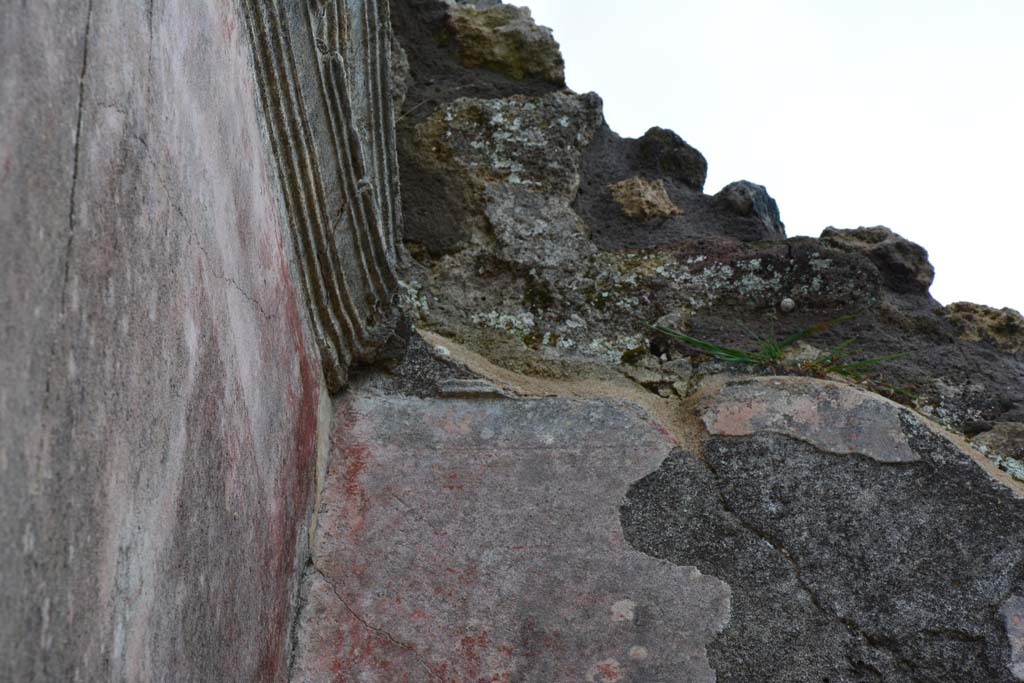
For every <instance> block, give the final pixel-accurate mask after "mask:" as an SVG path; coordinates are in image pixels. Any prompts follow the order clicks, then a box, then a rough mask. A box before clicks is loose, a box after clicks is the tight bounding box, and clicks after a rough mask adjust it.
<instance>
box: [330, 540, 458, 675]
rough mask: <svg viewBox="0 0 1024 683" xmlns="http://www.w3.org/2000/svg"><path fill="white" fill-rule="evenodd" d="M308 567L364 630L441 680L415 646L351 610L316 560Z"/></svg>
mask: <svg viewBox="0 0 1024 683" xmlns="http://www.w3.org/2000/svg"><path fill="white" fill-rule="evenodd" d="M310 566H311V567H312V568H313V571H315V572H316V573H317V574H318V575H319V576H320V578H321V579H323V580H324V583H326V584H327V586H328V587H329V588H330V589H331V593H333V594H334V597H335V598H337V599H338V602H340V603H341V606H342V607H344V608H345V611H346V612H348V613H349V614H350V615H351V616H352V618H353V619H355V620H356V621H358V622H359V623H360V624H362V625H363V627H364V628H365V629H366V630H368V631H370V632H372V633H376V634H378V635H382V636H384V637H385V638H387V639H388V641H390V642H391V643H392V644H393V645H396V646H398V647H400V648H402V649H403V650H405V651H407V652H408V653H409V654H411V655H412V657H413V659H415V660H416V662H417V663H418V664H419V665H420V666H422V667H423V670H424V671H426V672H427V675H428V676H430V677H431V678H432V679H434V680H435V681H441V680H442V679H441V677H440V676H438V675H437V674H436V673H435V672H434V671H433V670H432V669H431V668H430V665H429V664H428V663H427V662H426V660H424V659H423V656H422V655H420V653H419V651H418V650H417V649H416V646H415V645H412V644H411V643H406V642H405V641H402V640H398V639H397V638H395V637H394V636H393V635H391V634H390V633H389V632H388V631H387V630H386V629H383V628H381V627H378V626H374V625H373V624H371V623H369V622H368V621H366V619H364V618H363V617H362V616H361V615H360V614H359V613H358V612H356V611H355V610H354V609H352V607H351V606H350V605H349V604H348V603H347V602H346V601H345V599H344V598H343V597H341V593H339V592H338V587H337V586H336V585H335V583H334V580H333V579H332V578H331V577H330V576H328V575H327V574H326V573H325V572H324V571H323V570H322V569H320V567H318V566H317V564H316V560H313V561H311V562H310ZM442 683H443V681H442Z"/></svg>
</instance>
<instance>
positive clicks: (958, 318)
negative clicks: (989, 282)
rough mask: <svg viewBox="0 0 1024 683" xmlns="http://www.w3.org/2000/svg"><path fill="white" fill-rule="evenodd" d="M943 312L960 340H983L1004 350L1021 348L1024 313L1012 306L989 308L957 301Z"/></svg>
mask: <svg viewBox="0 0 1024 683" xmlns="http://www.w3.org/2000/svg"><path fill="white" fill-rule="evenodd" d="M943 314H944V315H945V316H946V317H947V318H948V319H949V320H951V321H952V322H953V324H954V325H956V326H957V328H958V329H959V330H960V336H961V338H962V339H965V340H967V341H973V342H986V343H989V344H992V345H993V346H995V347H996V348H998V349H999V350H1001V351H1006V352H1007V353H1021V352H1022V351H1024V316H1021V314H1020V313H1018V312H1017V311H1015V310H1013V309H1012V308H1003V309H998V308H992V307H990V306H982V305H981V304H972V303H966V302H959V303H955V304H950V305H949V306H946V308H945V309H943Z"/></svg>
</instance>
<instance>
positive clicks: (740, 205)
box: [715, 180, 786, 238]
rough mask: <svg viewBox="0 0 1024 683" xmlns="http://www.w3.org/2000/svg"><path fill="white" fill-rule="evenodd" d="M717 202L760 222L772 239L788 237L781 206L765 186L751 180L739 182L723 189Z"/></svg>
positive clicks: (717, 196) (716, 198)
mask: <svg viewBox="0 0 1024 683" xmlns="http://www.w3.org/2000/svg"><path fill="white" fill-rule="evenodd" d="M715 201H717V202H718V203H719V204H720V205H722V206H726V207H728V208H729V210H730V211H733V212H735V213H737V214H739V215H740V216H744V217H746V218H753V219H755V220H757V221H759V222H760V223H761V224H762V225H764V227H765V230H766V231H767V233H768V234H769V235H771V236H772V237H776V238H784V237H785V236H786V226H785V225H783V223H782V218H781V216H780V215H779V205H778V204H776V203H775V200H774V199H772V197H771V195H769V194H768V190H767V188H765V186H764V185H758V184H756V183H752V182H750V181H749V180H738V181H736V182H734V183H729V184H728V185H726V186H725V187H723V188H722V190H721V191H720V192H719V193H718V194H716V195H715Z"/></svg>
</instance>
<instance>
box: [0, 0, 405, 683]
mask: <svg viewBox="0 0 1024 683" xmlns="http://www.w3.org/2000/svg"><path fill="white" fill-rule="evenodd" d="M281 4H283V3H281ZM290 4H291V5H295V6H296V7H299V6H300V3H290ZM371 4H372V3H363V2H352V3H351V6H349V5H346V4H344V3H333V2H329V3H320V5H322V9H323V11H322V12H321V13H320V14H318V15H316V16H314V15H310V16H305V17H301V19H302V21H303V22H305V23H299V24H297V26H295V27H293V29H292V31H291V33H290V34H286V33H285V32H283V31H282V30H281V29H280V27H274V26H269V27H264V28H265V30H266V33H265V34H262V37H266V38H269V39H273V40H275V41H277V42H276V43H275V44H274V45H271V46H267V45H263V44H254V40H253V39H254V37H255V36H257V35H260V34H258V33H257V30H258V28H259V27H258V25H257V22H256V19H258V18H259V17H257V12H256V10H255V9H254V7H255V4H249V3H245V2H238V3H233V2H227V3H161V2H148V3H120V2H111V1H108V0H89V1H88V2H81V3H65V2H55V1H52V0H51V1H45V0H43V1H40V2H32V3H14V4H11V6H9V7H5V9H4V11H3V12H2V13H0V52H2V54H3V62H4V63H3V66H2V67H0V120H2V121H3V125H2V126H0V178H2V181H0V236H2V244H3V246H2V247H0V278H2V288H0V303H2V315H0V322H2V337H0V348H2V352H0V568H2V569H0V614H2V615H3V618H2V619H0V652H3V657H0V680H4V681H97V680H111V681H142V680H167V681H245V682H250V681H271V680H282V679H283V678H284V677H285V674H286V668H287V652H288V648H287V632H288V628H289V625H290V623H291V619H292V616H293V604H292V602H293V600H292V598H293V595H294V583H295V576H296V568H297V565H298V564H299V563H300V561H301V560H302V559H303V556H302V553H303V547H302V546H303V538H304V534H303V533H302V526H303V524H304V521H305V519H306V518H307V515H308V509H309V502H310V496H311V490H310V489H311V481H312V470H313V468H314V466H315V458H316V447H317V436H318V413H319V412H321V411H320V410H319V408H320V406H321V404H322V402H323V401H324V400H325V396H326V392H325V390H324V388H323V387H322V385H323V384H324V382H323V379H322V377H323V374H322V373H321V354H320V351H318V346H319V349H320V350H324V349H331V348H333V349H334V351H335V353H336V354H337V355H340V356H342V357H343V359H344V360H345V361H353V360H356V359H358V358H359V357H360V356H365V354H366V353H367V352H368V350H370V349H372V347H373V343H374V339H379V338H381V337H382V335H383V333H382V332H380V330H381V329H383V326H382V325H381V324H378V325H377V326H376V327H375V328H374V329H375V332H374V334H375V335H376V336H375V337H374V338H373V339H370V337H373V336H374V335H371V334H364V335H363V337H359V338H358V339H357V337H352V339H349V338H335V339H333V340H331V341H330V343H327V342H325V339H324V336H323V334H322V329H323V321H324V320H328V319H330V317H331V316H332V315H335V312H334V311H335V309H336V307H337V306H338V304H339V302H340V301H341V300H342V299H344V298H345V297H348V298H349V299H350V301H349V308H348V309H347V313H348V315H349V316H350V322H351V323H352V324H353V325H354V326H358V325H361V324H362V323H363V322H364V320H365V319H366V318H368V317H369V313H368V311H374V309H378V311H379V310H383V306H382V304H381V302H386V301H387V300H388V296H389V293H388V287H389V286H390V285H389V280H388V278H387V272H386V271H387V270H388V266H389V265H390V263H391V261H390V260H389V259H393V257H392V256H391V255H390V254H391V253H392V252H391V251H389V250H391V249H393V239H392V238H391V237H390V235H391V234H392V233H391V231H392V230H393V222H394V215H393V214H394V211H393V210H392V209H388V210H386V211H385V210H384V209H382V208H381V207H382V203H381V200H380V197H385V198H387V197H392V196H393V195H394V189H395V188H394V186H393V184H392V182H393V181H392V180H391V177H392V173H393V170H394V169H393V168H391V167H388V166H387V165H386V164H387V158H388V157H387V154H386V153H385V149H386V147H387V145H388V144H389V143H388V141H387V140H385V139H381V138H380V137H379V136H376V137H371V136H370V135H367V127H369V128H370V129H371V130H372V127H373V126H374V125H377V124H376V122H374V121H372V120H370V119H369V117H370V116H371V115H373V114H374V113H375V112H378V110H380V107H379V106H376V105H374V104H372V103H373V102H379V101H380V99H381V93H376V94H372V93H370V94H368V91H369V89H370V88H371V87H376V88H378V89H380V88H383V90H382V92H387V90H386V86H387V84H386V83H384V84H383V85H382V82H381V79H380V78H377V79H376V80H374V79H373V78H369V77H367V76H366V75H365V72H369V71H370V70H371V69H373V70H378V71H381V73H386V71H387V69H386V64H387V51H386V50H387V47H388V46H387V44H386V43H381V42H380V39H381V36H382V35H383V36H384V37H387V36H386V35H385V34H382V33H381V32H380V31H377V32H376V33H374V35H375V36H376V37H377V38H378V41H377V42H376V43H373V45H374V47H375V49H376V53H375V56H374V57H373V59H372V60H370V59H368V57H367V55H368V54H369V51H368V48H367V46H368V45H370V41H369V40H368V39H367V38H366V36H368V35H369V34H371V33H373V31H374V30H376V29H377V28H379V26H378V22H379V21H380V17H379V16H377V15H374V14H373V13H368V10H366V8H367V7H370V6H371ZM301 6H302V8H303V9H304V8H305V3H302V4H301ZM372 7H373V8H376V7H378V6H377V5H372ZM260 8H261V9H260V11H261V12H262V11H264V9H265V10H267V11H270V10H273V11H275V12H277V11H278V10H279V9H280V8H279V7H278V3H261V5H260ZM289 11H290V12H291V11H293V10H289ZM279 14H280V13H279ZM281 16H283V15H281ZM325 17H327V18H328V19H330V20H331V21H332V22H333V23H330V22H327V21H326V20H325ZM279 19H280V17H279ZM298 19H299V17H297V16H296V17H289V18H286V20H289V21H297V20H298ZM324 25H334V26H338V27H345V31H347V32H348V33H346V36H345V37H346V39H348V40H350V41H351V42H350V43H345V44H346V45H347V46H349V49H351V51H352V54H350V55H348V57H349V59H348V61H347V62H346V63H345V65H343V66H345V68H346V69H347V71H346V73H352V74H355V73H358V74H363V75H359V76H358V77H352V78H350V79H349V80H348V82H345V83H342V84H341V87H340V88H338V89H336V90H335V91H334V92H335V96H336V97H339V98H341V99H346V98H345V96H346V95H347V96H348V97H347V99H346V101H344V102H342V101H335V102H327V103H326V104H324V105H323V106H321V107H320V108H319V109H317V110H315V111H313V110H312V109H310V110H309V111H305V112H304V111H301V110H299V109H296V108H295V107H294V106H293V105H294V103H291V104H289V107H291V108H290V109H288V110H287V111H285V110H275V109H274V108H273V107H274V106H275V105H274V100H273V98H272V97H270V96H268V93H269V92H270V91H269V90H268V89H267V88H266V87H265V86H266V83H265V81H264V80H263V76H262V74H263V73H265V71H264V67H265V63H266V60H267V59H273V60H278V61H281V60H282V59H283V58H284V57H287V58H288V59H290V60H291V68H292V69H293V73H292V75H291V76H289V78H290V79H291V82H293V83H294V82H296V81H297V80H299V79H301V78H303V77H304V74H309V73H317V69H319V68H321V67H323V65H324V64H328V66H330V68H334V66H332V65H335V64H340V63H341V62H340V61H338V60H334V61H332V57H331V55H327V54H324V53H322V52H321V53H320V54H315V51H314V49H313V46H314V41H313V39H312V36H313V34H314V31H316V30H318V27H322V26H324ZM289 40H290V41H292V42H291V43H289V42H288V41H289ZM338 40H340V39H336V40H335V42H334V43H333V44H334V45H335V46H337V44H339V43H338ZM331 44H332V43H330V42H328V43H327V45H328V46H329V45H331ZM328 51H330V50H328ZM339 54H340V53H339ZM275 63H277V62H275ZM336 77H337V74H336ZM335 82H337V81H335ZM352 92H356V93H357V94H356V96H351V93H352ZM339 93H340V94H339ZM271 94H272V93H271ZM324 112H329V113H333V114H337V115H338V117H339V118H338V119H337V120H336V121H332V123H333V124H337V125H342V126H344V125H348V128H346V129H345V134H344V135H343V136H342V137H344V139H345V140H346V141H347V144H348V146H349V149H348V151H347V153H346V156H345V159H346V161H347V163H348V164H349V165H350V167H351V168H350V169H349V170H350V171H351V173H349V174H348V175H347V176H346V179H345V182H344V183H341V184H339V183H338V181H337V178H336V177H324V178H321V180H322V182H321V184H320V185H317V184H316V183H311V182H309V180H310V178H311V177H313V176H316V175H317V174H320V173H321V172H324V169H328V168H330V167H331V166H330V165H329V164H327V163H326V162H324V161H322V160H321V159H320V158H318V157H317V155H318V154H320V155H323V154H324V150H325V149H329V148H324V144H325V141H326V142H336V141H337V140H338V139H340V138H339V135H338V134H336V133H335V132H331V131H328V132H327V133H324V131H325V129H326V128H325V127H326V126H327V121H326V120H325V119H324V116H326V114H324ZM385 114H386V112H385ZM339 121H340V123H338V122H339ZM353 121H354V122H355V123H356V124H357V125H355V126H352V125H351V122H353ZM346 122H347V123H346ZM360 122H361V123H362V125H363V127H362V128H360V127H359V124H360ZM281 127H287V128H288V129H289V130H293V131H294V130H298V131H300V132H301V133H303V134H306V135H307V139H306V143H307V144H305V147H304V150H305V152H304V153H305V156H303V157H301V158H300V157H299V156H297V155H296V154H295V153H294V151H295V150H294V149H293V148H292V147H291V146H288V138H287V136H285V137H282V136H281V135H279V134H278V133H279V129H280V128H281ZM314 138H315V139H314ZM282 140H284V141H285V143H286V144H284V145H282ZM318 145H319V146H318ZM363 149H365V150H372V151H371V152H366V153H365V156H367V158H369V159H370V161H364V152H363V151H362V150H363ZM331 154H332V155H333V154H334V152H333V151H332V152H331ZM282 159H285V160H287V163H285V162H284V161H282ZM332 163H334V162H332ZM300 185H301V186H302V187H305V188H310V187H312V188H321V189H322V188H325V187H326V188H330V189H329V190H325V191H324V196H325V197H328V200H327V201H322V202H321V203H319V204H317V205H315V207H314V208H315V209H316V211H319V212H320V213H316V211H313V212H312V213H314V214H315V215H316V216H317V220H318V221H319V223H318V229H319V230H320V233H319V234H318V237H319V239H320V240H321V241H320V243H318V244H314V245H312V250H311V251H310V250H306V249H305V248H306V247H309V246H310V244H309V243H307V242H302V241H301V240H300V239H299V236H300V231H301V229H302V227H303V225H302V224H299V223H297V220H298V218H299V217H301V216H302V215H304V214H305V213H310V212H311V211H312V210H311V209H310V205H307V204H302V205H301V206H297V205H296V204H295V201H299V202H306V200H307V199H308V196H307V195H304V194H303V193H302V191H296V190H295V188H296V187H298V186H300ZM381 188H385V189H384V190H381ZM350 190H351V191H352V192H354V193H355V191H356V190H358V192H357V193H356V194H358V198H359V200H360V203H359V204H358V206H357V207H356V208H357V209H358V211H359V212H361V213H359V212H356V213H353V212H350V215H351V218H348V219H345V220H348V221H350V224H346V223H345V220H342V221H341V222H339V220H338V215H340V214H341V213H343V212H342V211H341V210H340V208H344V207H348V206H354V205H353V204H350V203H349V202H347V201H346V200H345V199H343V198H339V196H341V197H343V196H344V195H343V193H344V192H346V191H350ZM339 193H341V194H340V195H339ZM335 195H339V196H335ZM355 196H356V195H355V194H353V197H355ZM332 197H333V198H332ZM393 202H394V200H393V199H387V200H386V202H385V205H386V206H393ZM339 207H340V208H339ZM325 211H326V213H324V212H325ZM297 226H298V227H297ZM327 237H333V242H331V241H329V240H327ZM354 241H359V245H360V248H363V249H364V250H366V252H367V253H369V252H370V251H371V250H373V254H374V255H373V256H372V257H370V256H367V257H365V258H364V257H363V256H362V254H363V252H362V251H359V250H357V249H355V248H352V249H349V248H348V247H347V244H348V243H349V242H354ZM335 249H339V250H346V249H347V251H344V252H343V253H344V254H346V256H345V258H353V259H359V260H358V261H357V262H356V264H355V265H358V266H359V268H375V269H376V270H375V271H373V272H374V273H375V277H377V279H376V280H370V279H367V278H366V274H365V273H364V272H363V271H361V270H359V268H351V266H352V264H349V263H339V262H338V260H337V259H338V255H337V253H336V252H335V251H334V250H335ZM353 255H354V256H353ZM332 259H333V260H332ZM327 265H330V266H331V268H332V269H333V270H331V272H332V273H335V275H337V274H338V273H342V272H344V273H345V274H346V275H347V278H348V280H347V281H346V282H344V283H339V282H338V281H337V280H336V279H335V280H331V279H330V278H331V276H330V275H323V273H324V272H325V270H326V267H327ZM381 271H383V272H381ZM314 272H315V273H318V274H319V275H318V278H319V279H316V278H314V279H311V278H310V273H314ZM324 283H329V284H330V285H331V286H332V287H333V290H332V295H331V296H333V297H334V298H333V299H328V298H326V297H324V296H321V291H322V290H323V288H324V287H325V286H326V285H325V284H324ZM318 288H319V289H318ZM307 294H309V295H310V296H309V297H308V299H307ZM325 301H327V303H324V302H325ZM311 310H312V311H313V312H314V315H310V311H311ZM374 312H375V313H376V312H377V311H374ZM367 327H368V328H369V327H373V325H369V324H368V325H367ZM353 340H356V341H358V342H359V343H360V345H359V347H358V348H354V346H353V344H354V341H353ZM324 361H325V363H324V365H325V367H328V368H334V372H333V374H330V375H329V376H328V377H329V379H330V380H331V381H333V382H334V383H335V384H337V382H338V381H339V380H340V379H342V378H343V376H344V364H343V363H339V362H337V361H336V360H333V359H331V358H328V357H327V356H324Z"/></svg>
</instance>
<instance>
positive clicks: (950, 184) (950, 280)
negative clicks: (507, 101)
mask: <svg viewBox="0 0 1024 683" xmlns="http://www.w3.org/2000/svg"><path fill="white" fill-rule="evenodd" d="M512 1H513V2H515V4H525V5H527V6H529V7H530V8H531V10H533V14H534V16H535V17H536V19H537V20H538V23H541V24H543V25H545V26H550V27H552V28H554V30H555V38H557V39H558V41H559V42H560V43H561V45H562V51H563V54H564V56H565V60H566V73H567V78H568V82H569V86H570V87H572V88H573V89H574V90H577V91H580V92H586V91H590V90H593V91H596V92H597V93H599V94H600V95H601V96H602V97H603V98H604V103H605V115H606V117H607V119H608V122H609V124H610V125H611V127H612V128H613V129H614V130H616V131H617V132H618V133H619V134H621V135H625V136H629V137H637V136H639V135H642V134H643V133H644V131H646V130H647V129H648V128H649V127H651V126H654V125H659V126H663V127H665V128H671V129H673V130H675V131H676V132H677V133H679V135H681V136H682V137H683V139H685V140H686V141H687V142H689V143H690V144H692V145H693V146H694V147H696V148H697V149H699V150H700V151H701V152H702V153H703V154H704V156H705V157H707V159H708V165H709V175H708V182H707V185H706V187H705V191H707V192H709V193H715V192H717V191H718V190H719V189H721V188H722V187H723V186H724V185H726V184H727V183H729V182H731V181H733V180H739V179H746V180H752V181H754V182H757V183H760V184H762V185H765V186H766V187H767V188H768V191H769V193H771V195H772V196H773V197H775V199H776V200H777V201H778V203H779V208H780V209H781V211H782V219H783V221H784V222H785V223H786V228H787V231H788V233H789V234H790V235H813V236H817V235H819V234H820V233H821V230H822V229H823V228H825V227H826V226H829V225H834V226H835V227H838V228H855V227H858V226H862V225H886V226H888V227H890V228H892V229H893V230H895V231H896V232H898V233H900V234H902V235H903V236H905V237H907V238H908V239H911V240H913V241H915V242H918V243H919V244H921V245H922V246H924V247H925V248H926V249H928V251H929V253H930V255H931V261H932V263H933V264H934V265H935V268H936V270H937V277H936V280H935V285H934V286H933V287H932V294H933V296H935V298H937V299H938V300H939V301H941V302H942V303H951V302H953V301H974V302H976V303H983V304H988V305H990V306H998V307H1001V306H1010V307H1012V308H1016V309H1017V310H1019V311H1024V207H1022V206H1021V204H1022V203H1024V166H1022V164H1024V0H856V1H853V0H850V1H849V2H848V1H846V0H775V1H773V2H766V1H765V0H713V1H709V0H700V1H697V0H629V1H628V2H623V1H622V0H512Z"/></svg>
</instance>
